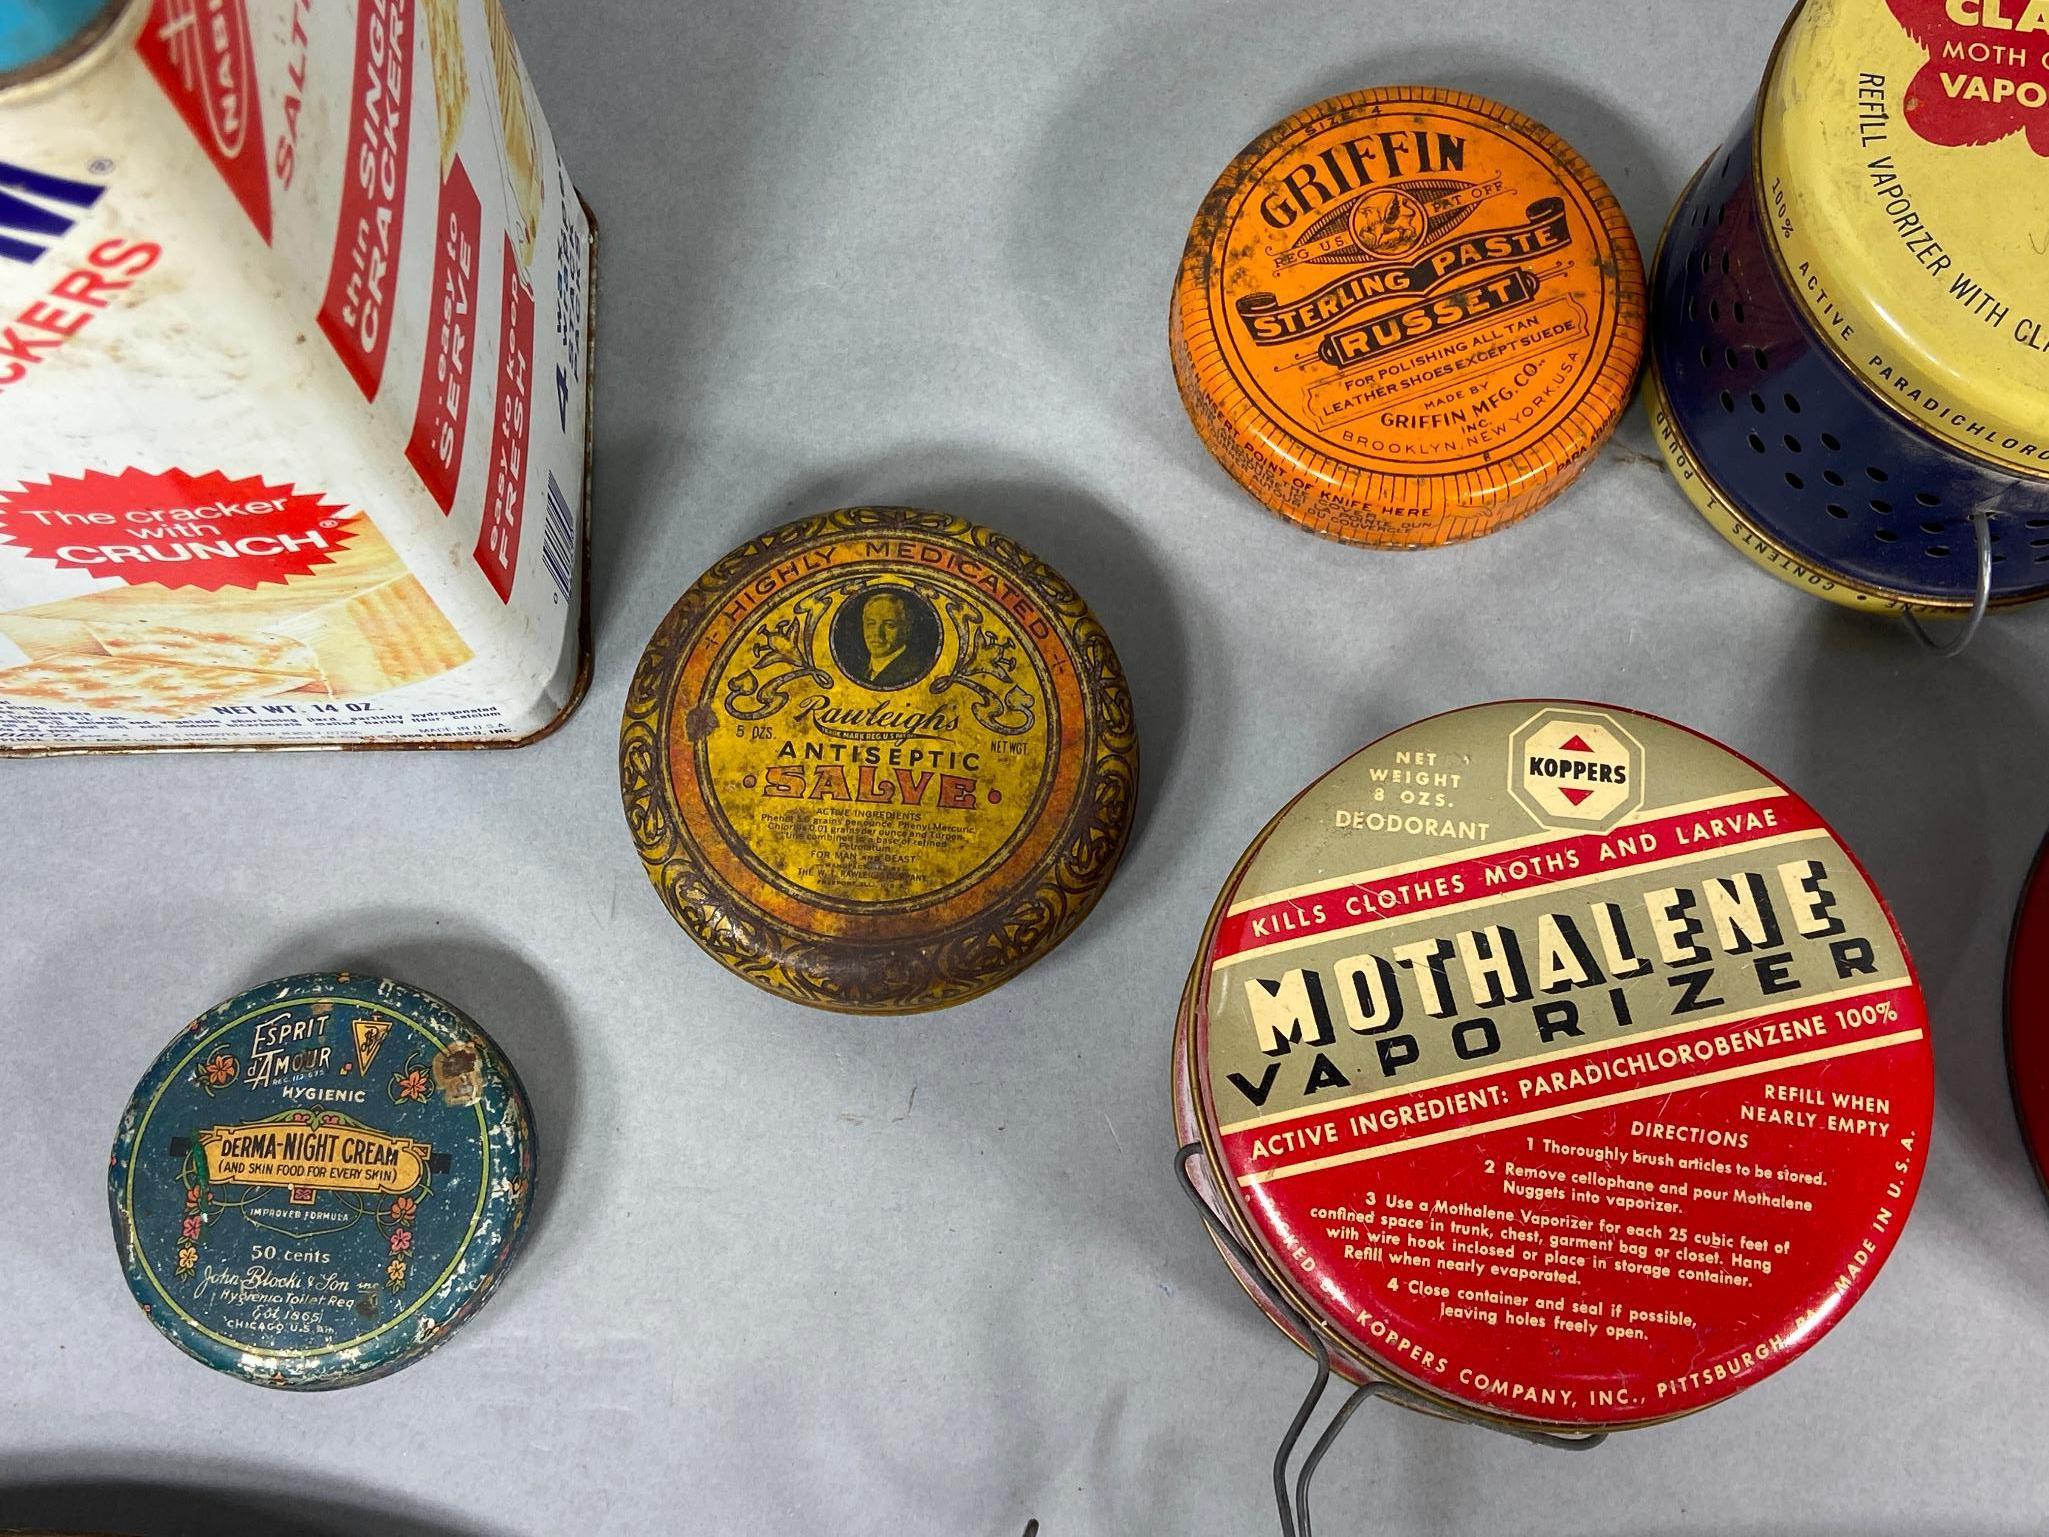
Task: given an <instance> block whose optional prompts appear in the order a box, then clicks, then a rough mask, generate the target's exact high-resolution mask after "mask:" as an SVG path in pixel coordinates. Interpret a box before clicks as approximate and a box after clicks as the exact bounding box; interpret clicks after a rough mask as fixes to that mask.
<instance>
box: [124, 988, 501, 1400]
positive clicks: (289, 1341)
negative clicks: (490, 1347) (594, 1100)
mask: <svg viewBox="0 0 2049 1537" xmlns="http://www.w3.org/2000/svg"><path fill="white" fill-rule="evenodd" d="M534 1160H535V1141H534V1131H533V1115H532V1111H531V1109H530V1107H529V1105H528V1102H527V1097H526V1091H525V1090H524V1089H523V1088H522V1087H521V1086H520V1082H519V1078H518V1076H517V1075H516V1074H515V1073H514V1072H513V1070H512V1066H511V1064H510V1063H509V1062H507V1061H506V1060H505V1057H504V1055H503V1054H502V1053H501V1052H500V1051H499V1049H498V1048H497V1046H496V1045H494V1044H493V1043H492V1041H491V1040H490V1038H489V1037H488V1036H486V1035H485V1034H484V1032H483V1031H482V1030H480V1029H479V1028H478V1027H477V1026H476V1025H475V1024H474V1023H472V1022H471V1021H470V1020H469V1019H468V1018H466V1017H465V1016H464V1015H462V1014H461V1013H460V1012H458V1011H457V1010H456V1009H454V1008H452V1007H450V1006H449V1005H448V1004H446V1003H443V1002H442V1001H441V1000H440V999H438V998H434V997H432V996H430V995H429V994H426V993H423V992H420V991H418V990H417V989H415V988H411V987H407V986H404V985H403V984H401V983H398V982H393V981H388V980H386V979H383V978H378V977H365V976H354V975H350V974H347V973H319V974H313V975H307V976H298V977H287V978H283V979H281V980H279V981H275V982H268V983H265V984H264V985H263V986H261V987H257V988H253V989H251V990H250V991H248V992H246V993H243V994H241V995H240V996H239V997H235V998H231V999H229V1000H228V1001H227V1002H225V1003H223V1004H220V1005H218V1006H217V1007H215V1008H213V1009H210V1010H208V1011H207V1012H206V1013H204V1014H202V1015H200V1016H199V1018H197V1019H195V1020H194V1021H192V1023H191V1024H189V1025H187V1026H186V1027H185V1028H184V1029H183V1030H182V1031H180V1032H179V1033H178V1036H177V1038H176V1039H175V1040H173V1041H172V1042H171V1043H170V1045H169V1046H168V1047H166V1048H165V1050H164V1052H163V1054H162V1055H161V1056H159V1057H158V1058H157V1060H156V1063H155V1065H154V1066H152V1067H151V1068H150V1070H149V1072H148V1074H147V1075H145V1077H144V1078H143V1080H142V1082H141V1084H140V1085H139V1086H138V1087H137V1088H136V1091H135V1095H134V1098H133V1099H131V1100H130V1101H129V1104H128V1108H127V1110H126V1111H125V1112H124V1113H123V1115H122V1117H121V1125H120V1130H119V1131H118V1132H117V1134H116V1135H115V1138H114V1149H113V1155H112V1157H111V1159H110V1161H109V1166H108V1175H107V1195H108V1200H109V1203H110V1205H111V1206H112V1209H113V1219H114V1237H115V1242H116V1244H117V1246H118V1247H119V1249H120V1253H121V1263H122V1267H123V1269H124V1270H125V1271H126V1272H127V1276H128V1284H129V1287H130V1288H131V1289H132V1290H133V1291H134V1293H135V1297H136V1300H137V1301H138V1302H140V1303H141V1305H142V1310H143V1312H144V1313H146V1314H147V1315H148V1316H149V1319H150V1321H151V1322H152V1323H154V1324H155V1325H156V1326H157V1328H158V1329H160V1330H161V1331H163V1333H164V1335H165V1336H166V1337H167V1338H168V1339H170V1340H171V1341H172V1343H174V1344H176V1345H177V1346H178V1347H179V1348H180V1349H182V1350H184V1351H185V1352H186V1353H187V1354H189V1355H192V1356H194V1357H196V1358H198V1359H199V1360H201V1361H203V1362H205V1363H206V1364H207V1365H208V1366H211V1367H213V1368H214V1369H215V1370H217V1371H222V1372H226V1373H229V1374H230V1375H233V1376H237V1377H240V1378H243V1379H244V1380H246V1381H249V1382H256V1383H261V1384H263V1385H265V1386H268V1387H280V1388H333V1387H344V1386H348V1385H350V1384H352V1383H357V1382H363V1381H367V1380H369V1379H370V1378H373V1377H380V1376H383V1375H385V1374H386V1373H388V1372H393V1371H396V1370H398V1369H399V1368H400V1367H402V1366H406V1365H408V1364H410V1363H411V1362H412V1361H414V1360H416V1359H418V1358H419V1357H420V1356H421V1355H424V1354H425V1353H426V1352H427V1351H428V1350H430V1349H432V1348H433V1347H434V1346H435V1345H437V1344H439V1343H440V1342H441V1340H442V1339H443V1338H445V1337H446V1336H447V1334H448V1332H449V1331H450V1330H451V1329H453V1328H454V1327H455V1326H456V1325H458V1324H460V1323H462V1322H463V1321H464V1320H465V1319H466V1318H468V1317H469V1316H470V1314H472V1313H474V1312H475V1311H476V1310H477V1308H478V1307H480V1306H481V1305H482V1304H483V1302H484V1299H485V1298H486V1297H487V1296H489V1295H490V1293H491V1290H492V1288H493V1287H494V1285H495V1284H496V1283H497V1281H498V1278H499V1277H500V1276H501V1275H502V1274H503V1273H504V1271H505V1269H506V1266H507V1265H508V1264H509V1263H510V1261H511V1260H512V1258H513V1255H514V1253H515V1251H516V1250H517V1249H518V1247H519V1242H520V1238H521V1236H522V1234H523V1231H524V1228H525V1225H526V1217H527V1213H528V1211H529V1210H530V1209H531V1207H532V1204H533V1193H534V1173H535V1161H534Z"/></svg>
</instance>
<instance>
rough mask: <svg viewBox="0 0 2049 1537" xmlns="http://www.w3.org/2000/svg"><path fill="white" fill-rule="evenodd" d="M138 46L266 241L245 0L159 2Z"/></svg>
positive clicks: (265, 189) (259, 116)
mask: <svg viewBox="0 0 2049 1537" xmlns="http://www.w3.org/2000/svg"><path fill="white" fill-rule="evenodd" d="M135 49H136V52H137V53H138V54H140V55H141V57H142V62H143V63H144V64H145V65H147V66H148V68H149V72H150V73H151V74H152V75H153V76H155V77H156V82H157V84H158V85H160V86H162V87H163V91H164V94H165V95H166V96H168V97H170V99H171V104H172V105H173V106H175V107H176V108H177V109H178V115H179V116H180V117H182V118H184V119H185V126H186V127H188V128H190V129H191V130H192V134H193V137H195V138H196V139H198V140H199V144H200V148H202V149H204V150H205V151H206V153H207V155H208V157H209V158H210V159H212V161H213V163H214V165H215V167H216V168H218V169H219V171H220V173H221V177H222V179H223V180H225V181H226V182H227V184H228V190H229V191H231V192H233V193H234V194H235V197H236V199H237V200H238V201H239V202H240V203H241V205H242V207H243V209H244V210H245V211H246V212H247V213H248V215H249V218H250V222H252V223H253V224H254V225H255V226H256V228H257V231H258V232H259V233H260V234H261V235H262V236H263V238H264V239H265V240H266V241H268V240H269V239H270V174H269V172H268V170H267V169H266V168H265V166H264V164H263V156H262V152H261V151H262V144H263V111H262V108H261V106H260V105H259V104H258V100H257V92H256V59H255V53H254V51H253V50H252V48H251V47H250V43H249V14H248V12H247V11H246V10H245V9H244V6H243V0H156V3H155V4H154V5H153V6H152V7H151V9H150V16H149V21H148V22H147V23H146V24H145V25H144V27H143V29H142V33H141V35H140V36H139V37H137V38H136V40H135Z"/></svg>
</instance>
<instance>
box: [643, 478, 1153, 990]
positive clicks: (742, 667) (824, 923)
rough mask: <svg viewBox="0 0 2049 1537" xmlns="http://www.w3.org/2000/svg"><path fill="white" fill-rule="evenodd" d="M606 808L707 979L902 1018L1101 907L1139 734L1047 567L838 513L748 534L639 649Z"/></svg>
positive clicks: (995, 549)
mask: <svg viewBox="0 0 2049 1537" xmlns="http://www.w3.org/2000/svg"><path fill="white" fill-rule="evenodd" d="M620 773H621V789H622V792H623V794H624V797H625V803H626V819H627V822H628V823H629V824H630V826H631V827H632V830H633V837H634V841H635V843H636V844H637V845H638V846H639V848H640V855H641V859H642V860H643V861H644V862H645V864H646V866H647V872H648V877H649V879H651V880H652V881H653V882H654V884H655V889H656V890H657V891H659V892H660V893H661V895H662V900H663V901H664V902H665V903H667V904H668V907H669V911H670V912H671V913H672V914H673V915H674V916H675V919H676V921H677V922H678V923H680V924H681V925H682V926H683V927H684V928H685V929H686V930H687V931H688V932H689V934H690V935H691V937H692V938H693V939H695V940H696V941H697V942H698V943H699V944H700V945H702V946H703V947H704V949H705V950H706V951H707V952H708V953H709V954H710V955H711V956H712V957H713V958H714V959H715V960H717V961H718V962H719V963H720V964H721V965H723V966H725V967H727V968H728V969H729V970H731V971H734V972H736V973H737V974H738V975H740V976H742V977H745V978H746V979H747V980H748V981H750V982H753V983H755V984H756V985H757V986H760V987H764V988H767V989H768V990H769V991H771V992H774V993H779V994H781V995H783V996H784V997H787V998H793V999H795V1000H797V1001H798V1002H800V1003H808V1004H815V1005H817V1006H819V1007H822V1008H829V1009H840V1010H845V1011H848V1012H853V1013H906V1012H911V1011H916V1010H923V1009H935V1008H941V1007H943V1006H945V1005H947V1004H952V1003H958V1002H960V1001H962V1000H963V999H966V998H971V997H973V996H975V995H976V994H977V993H981V992H985V991H987V990H988V989H989V988H992V987H995V986H996V985H997V984H999V983H1001V982H1003V981H1006V980H1007V979H1009V978H1010V977H1012V976H1014V975H1015V974H1016V973H1018V972H1019V971H1021V970H1023V969H1024V968H1025V967H1026V966H1028V965H1030V964H1031V963H1032V962H1033V961H1034V960H1036V959H1038V958H1039V957H1040V956H1041V955H1044V954H1045V953H1046V952H1047V951H1048V950H1050V949H1051V948H1052V947H1053V946H1054V945H1056V944H1058V943H1059V942H1060V941H1061V940H1062V939H1064V938H1066V936H1067V935H1068V934H1069V933H1071V932H1072V931H1073V930H1074V928H1075V926H1076V925H1077V924H1079V923H1080V922H1081V920H1082V919H1083V918H1084V917H1085V916H1087V914H1088V911H1089V909H1090V908H1092V907H1093V906H1095V904H1096V901H1097V899H1098V898H1099V897H1100V896H1101V895H1102V893H1103V890H1104V888H1105V887H1106V886H1107V885H1108V884H1109V881H1110V877H1111V875H1112V874H1113V873H1114V872H1115V870H1116V868H1117V861H1118V859H1119V858H1120V856H1121V855H1122V854H1123V851H1124V843H1125V839H1126V837H1127V835H1128V834H1129V832H1130V829H1131V814H1132V807H1133V801H1134V798H1135V796H1136V793H1137V785H1138V735H1137V728H1136V726H1135V724H1134V722H1133V718H1132V709H1131V694H1130V691H1129V689H1128V688H1127V687H1126V685H1125V681H1124V674H1123V671H1122V669H1121V668H1120V667H1119V666H1118V663H1117V653H1116V652H1115V650H1113V649H1112V647H1111V645H1110V638H1109V636H1108V635H1106V634H1105V633H1104V632H1103V628H1102V626H1101V625H1100V624H1098V623H1097V622H1096V618H1095V616H1094V615H1093V614H1092V613H1090V612H1089V609H1088V606H1087V605H1086V604H1085V603H1084V602H1083V601H1082V599H1081V597H1080V595H1079V594H1078V593H1076V592H1075V590H1074V589H1073V588H1072V587H1070V586H1069V585H1068V584H1067V582H1066V581H1065V579H1063V578H1062V577H1061V576H1060V575H1059V573H1057V572H1056V571H1054V570H1053V569H1052V567H1050V566H1048V565H1047V564H1046V563H1045V562H1044V561H1042V560H1040V559H1039V558H1038V557H1037V556H1035V555H1033V554H1031V553H1030V552H1029V551H1027V550H1025V549H1024V548H1023V547H1022V546H1020V545H1019V544H1017V543H1016V541H1014V540H1012V539H1010V538H1008V537H1006V536H1004V535H1002V534H998V533H994V532H992V531H990V530H989V529H986V528H981V527H978V526H976V525H975V524H972V523H968V522H965V521H963V520H962V519H960V518H955V517H950V516H948V515H947V514H945V513H940V512H927V511H920V510H916V509H912V508H904V507H851V508H843V509H841V510H840V511H837V512H830V513H826V514H824V515H822V516H819V517H813V518H806V519H804V520H802V521H800V522H796V523H791V524H787V525H785V526H784V527H782V528H778V529H775V530H772V531H771V532H769V533H766V534H763V535H762V536H761V537H760V538H758V539H754V540H750V541H749V542H748V543H746V544H744V545H742V546H741V547H740V548H739V549H737V550H735V551H733V552H732V553H731V554H730V555H728V556H726V557H725V558H724V559H723V560H721V561H719V563H718V564H717V565H715V566H713V567H712V568H711V570H709V571H708V572H706V573H705V574H704V575H703V576H702V577H700V578H699V579H698V580H697V582H696V584H695V585H693V586H692V587H691V589H690V590H689V591H688V592H686V593H685V594H684V595H683V597H682V598H681V599H680V600H679V601H678V602H677V604H676V606H675V608H673V609H672V610H670V612H669V615H668V617H667V618H666V619H664V620H663V621H662V624H661V627H660V628H659V629H657V630H656V631H655V634H654V638H653V639H652V640H651V641H649V642H648V647H647V651H646V654H645V655H644V656H642V658H641V662H640V668H639V671H638V672H636V673H635V675H634V679H633V686H632V688H631V690H630V691H629V692H628V694H627V699H626V716H625V720H624V723H623V725H622V727H621V733H620Z"/></svg>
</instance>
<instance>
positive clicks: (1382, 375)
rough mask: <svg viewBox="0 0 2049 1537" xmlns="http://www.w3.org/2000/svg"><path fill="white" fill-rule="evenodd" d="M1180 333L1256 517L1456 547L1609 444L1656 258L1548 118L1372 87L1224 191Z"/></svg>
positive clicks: (1368, 537)
mask: <svg viewBox="0 0 2049 1537" xmlns="http://www.w3.org/2000/svg"><path fill="white" fill-rule="evenodd" d="M1169 340H1170V343H1171V348H1172V353H1173V359H1174V377H1175V380H1176V382H1177V383H1178V384H1179V386H1180V390H1181V398H1182V401H1183V403H1184V404H1185V405H1186V406H1187V408H1188V414H1189V417H1190V419H1191V420H1192V421H1193V422H1194V424H1195V429H1196V432H1197V433H1198V434H1199V435H1200V436H1201V438H1202V440H1203V442H1204V443H1205V444H1206V445H1207V446H1208V448H1209V450H1210V452H1211V453H1213V454H1214V455H1216V457H1217V459H1218V461H1219V462H1220V463H1221V464H1222V465H1223V466H1224V468H1225V469H1226V470H1228V471H1229V472H1230V473H1231V475H1232V477H1233V478H1234V479H1236V480H1237V481H1238V483H1239V484H1240V485H1242V486H1243V487H1244V488H1245V489H1246V490H1247V491H1249V492H1251V493H1252V495H1253V496H1255V497H1256V498H1258V499H1259V500H1260V501H1261V502H1263V503H1265V504H1266V505H1267V506H1268V507H1270V508H1272V509H1273V510H1274V511H1275V512H1278V513H1280V514H1281V515H1282V516H1284V517H1287V518H1290V519H1293V520H1294V521H1295V522H1298V523H1300V524H1302V525H1303V526H1305V527H1307V528H1310V529H1313V530H1315V531H1316V532H1318V533H1320V534H1327V535H1330V536H1331V537H1333V538H1337V539H1344V540H1349V541H1351V542H1353V543H1357V544H1370V545H1383V546H1392V547H1414V546H1422V545H1439V544H1449V543H1451V542H1453V541H1454V540H1460V539H1470V538H1473V537H1475V536H1477V535H1480V534H1485V533H1489V532H1491V531H1493V530H1494V529H1496V528H1499V527H1501V526H1502V525H1503V524H1506V523H1509V522H1512V521H1514V520H1515V519H1517V518H1519V517H1522V516H1523V515H1524V514H1526V513H1528V512H1531V511H1533V510H1534V509H1535V508H1537V507H1540V506H1542V505H1543V504H1544V503H1545V502H1547V501H1549V500H1550V499H1551V498H1552V497H1553V496H1555V495H1557V494H1558V492H1559V491H1560V490H1562V489H1563V488H1564V487H1565V486H1566V485H1567V484H1568V483H1569V482H1570V481H1571V480H1572V478H1573V477H1574V476H1575V475H1577V474H1578V473H1579V471H1580V470H1581V469H1582V468H1584V467H1585V465H1586V463H1587V462H1588V460H1590V459H1591V458H1592V456H1593V454H1594V453H1595V451H1596V450H1597V449H1598V448H1599V447H1600V446H1601V444H1602V443H1603V442H1604V441H1606V439H1607V437H1608V435H1609V433H1611V432H1612V431H1613V430H1614V427H1615V423H1616V421H1617V420H1618V419H1619V418H1620V416H1621V414H1622V412H1623V410H1624V409H1625V408H1626V406H1627V404H1628V401H1629V396H1630V391H1631V389H1632V388H1633V386H1634V384H1635V380H1636V374H1637V369H1638V366H1639V364H1640V363H1641V361H1642V357H1643V345H1644V279H1643V265H1642V261H1641V259H1640V257H1639V256H1638V254H1637V247H1636V240H1635V237H1634V236H1633V235H1632V234H1631V233H1630V229H1629V224H1628V221H1627V220H1626V219H1625V218H1624V217H1623V214H1622V210H1621V208H1620V207H1619V206H1618V205H1617V204H1616V201H1615V198H1614V196H1613V194H1611V193H1610V192H1609V190H1608V188H1607V186H1606V185H1605V184H1604V183H1603V182H1602V181H1601V179H1600V177H1599V176H1598V175H1596V174H1595V172H1594V170H1593V168H1592V167H1591V166H1589V165H1588V164H1587V163H1586V161H1584V160H1582V159H1581V158H1580V156H1579V155H1578V153H1577V152H1575V151H1574V150H1573V148H1572V147H1571V146H1570V145H1569V144H1567V143H1565V141H1564V140H1562V139H1560V138H1559V137H1558V136H1557V135H1556V134H1553V133H1551V132H1550V131H1549V130H1548V129H1546V128H1544V127H1543V126H1541V125H1540V124H1538V123H1535V122H1532V121H1531V120H1530V119H1529V118H1527V117H1524V116H1523V115H1522V114H1521V113H1519V112H1515V111H1513V110H1511V109H1510V108H1508V107H1504V106H1501V105H1500V104H1498V103H1496V102H1492V101H1488V100H1486V99H1485V98H1483V97H1479V96H1473V95H1469V94H1467V93H1465V92H1461V91H1448V90H1438V89H1433V88H1430V87H1426V86H1399V87H1392V88H1388V89H1383V90H1373V91H1360V92H1355V93H1353V94H1350V95H1345V96H1337V97H1333V98H1331V99H1330V100H1328V101H1324V102H1319V103H1318V104H1317V105H1315V106H1313V107H1309V108H1306V109H1304V110H1303V111H1301V112H1298V113H1296V114H1295V115H1294V116H1293V117H1291V118H1289V119H1288V120H1287V121H1285V122H1283V123H1281V124H1279V125H1278V126H1276V127H1274V128H1272V129H1270V130H1269V131H1268V132H1266V133H1264V134H1262V135H1261V136H1260V137H1259V138H1257V139H1255V140H1254V141H1253V142H1252V143H1251V144H1250V145H1249V146H1247V147H1246V149H1245V150H1244V152H1243V153H1241V154H1240V155H1239V156H1238V158H1237V159H1236V160H1234V161H1232V162H1231V165H1230V166H1229V168H1228V169H1226V170H1225V172H1224V174H1223V175H1222V176H1221V177H1219V178H1218V179H1217V183H1216V185H1215V186H1214V187H1212V188H1211V189H1210V193H1209V195H1208V197H1206V198H1205V199H1204V200H1203V204H1202V208H1201V210H1200V211H1199V212H1198V213H1197V215H1196V218H1195V224H1194V227H1193V229H1192V230H1191V231H1190V232H1189V236H1188V244H1187V248H1186V250H1185V251H1184V253H1183V255H1182V258H1181V266H1180V270H1179V273H1178V274H1177V276H1176V279H1175V283H1174V294H1173V303H1172V307H1171V314H1170V324H1169Z"/></svg>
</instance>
